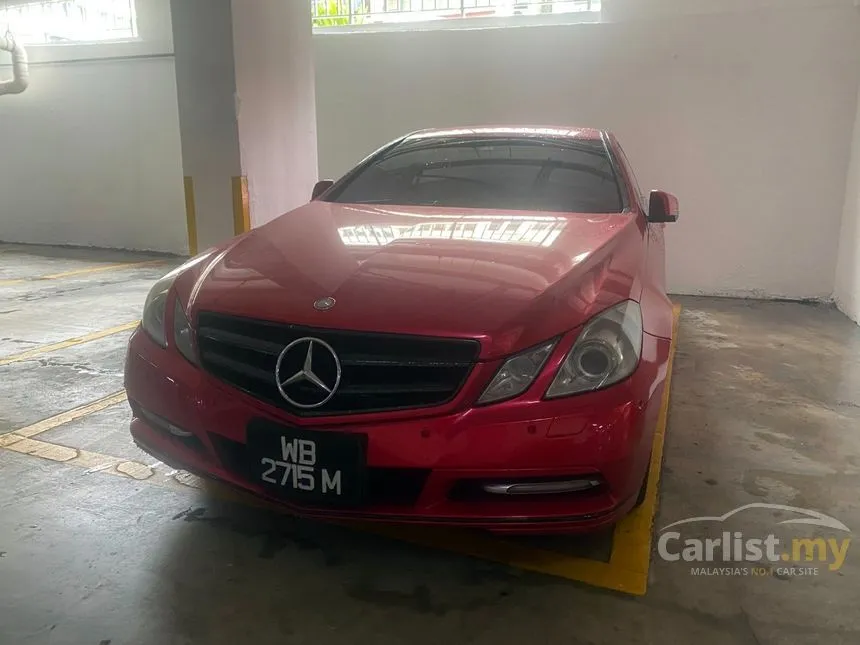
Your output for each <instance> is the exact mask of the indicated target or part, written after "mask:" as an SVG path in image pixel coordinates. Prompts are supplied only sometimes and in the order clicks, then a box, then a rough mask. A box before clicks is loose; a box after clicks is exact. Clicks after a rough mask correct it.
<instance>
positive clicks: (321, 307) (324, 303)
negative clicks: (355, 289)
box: [314, 296, 337, 311]
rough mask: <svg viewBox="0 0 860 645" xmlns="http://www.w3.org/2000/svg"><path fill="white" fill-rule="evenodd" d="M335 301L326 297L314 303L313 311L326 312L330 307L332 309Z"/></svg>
mask: <svg viewBox="0 0 860 645" xmlns="http://www.w3.org/2000/svg"><path fill="white" fill-rule="evenodd" d="M336 302H337V300H335V299H334V298H332V297H331V296H328V297H327V298H320V299H319V300H317V301H316V302H315V303H314V309H316V310H317V311H328V310H329V309H331V308H332V307H334V305H335V303H336Z"/></svg>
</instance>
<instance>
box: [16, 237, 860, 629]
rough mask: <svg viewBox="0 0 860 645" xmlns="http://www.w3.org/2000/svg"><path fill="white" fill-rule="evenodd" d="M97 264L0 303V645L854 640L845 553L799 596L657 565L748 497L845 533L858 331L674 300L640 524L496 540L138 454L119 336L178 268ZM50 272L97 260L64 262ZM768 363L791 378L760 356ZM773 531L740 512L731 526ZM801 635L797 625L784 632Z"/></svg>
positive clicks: (806, 312) (23, 260) (852, 566)
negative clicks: (326, 503) (298, 499)
mask: <svg viewBox="0 0 860 645" xmlns="http://www.w3.org/2000/svg"><path fill="white" fill-rule="evenodd" d="M52 253H54V254H55V255H61V253H60V252H52ZM10 255H14V257H15V262H16V263H17V269H16V271H17V274H18V275H35V274H36V273H37V272H39V271H42V270H43V267H42V266H41V264H40V263H41V262H42V261H43V259H44V258H43V257H42V256H41V255H40V252H39V250H38V249H34V250H32V251H31V255H28V254H25V253H23V252H21V250H20V249H17V248H16V250H15V251H14V253H11V254H10V253H9V252H8V250H3V252H2V253H0V259H3V261H6V260H8V258H9V257H10ZM30 258H32V262H33V263H35V264H37V265H38V266H37V267H36V268H35V269H28V268H27V266H26V265H27V264H28V263H29V262H31V259H30ZM110 259H111V261H112V263H113V264H114V265H117V266H114V267H113V268H111V269H106V270H104V271H98V272H94V273H92V274H91V275H90V274H81V273H78V274H75V275H73V276H68V277H66V278H59V279H55V280H54V279H52V283H55V287H52V289H54V290H53V291H51V292H50V294H48V293H47V292H44V286H43V285H42V281H38V280H34V281H33V282H32V288H33V289H34V290H35V291H33V292H32V293H37V294H41V296H44V297H41V296H40V297H39V298H27V297H25V296H26V295H27V294H28V293H30V292H29V291H28V290H27V286H26V285H24V286H23V287H22V285H21V284H14V285H5V286H3V285H0V290H2V295H3V298H4V303H10V302H11V303H13V305H12V306H13V308H14V309H15V311H14V312H13V313H4V314H2V315H0V323H2V325H3V337H4V342H5V343H6V344H5V345H4V346H3V347H2V351H0V378H2V379H3V383H4V387H3V388H2V389H0V514H2V517H3V522H2V523H0V556H2V559H0V571H2V581H3V582H2V584H3V586H4V592H5V593H4V604H3V606H2V607H0V625H3V628H2V629H3V630H5V631H3V632H0V633H2V634H4V638H5V640H4V639H0V642H3V643H4V645H5V643H7V642H8V643H10V644H12V643H14V644H15V645H18V644H22V645H29V644H33V643H51V644H54V643H63V644H65V643H68V644H75V645H77V644H79V643H90V642H92V643H103V642H110V643H135V644H137V643H140V644H149V643H212V644H218V643H235V642H258V643H268V642H281V641H279V640H277V638H279V637H278V636H276V635H282V634H285V633H289V634H292V635H293V636H294V641H291V642H346V641H344V639H347V641H348V642H363V641H365V640H367V641H373V642H382V643H399V642H403V640H404V639H407V638H408V640H410V641H411V642H415V643H430V642H437V641H438V640H439V639H442V638H446V636H445V635H446V634H447V635H450V634H451V633H458V634H460V637H461V641H460V642H476V643H477V642H480V643H489V642H494V643H514V642H522V641H523V640H529V641H534V640H536V641H537V642H546V643H560V642H571V643H580V642H581V643H585V642H631V643H640V642H641V643H649V642H657V641H658V640H660V641H662V640H669V641H672V640H677V641H679V642H691V641H695V642H698V643H703V644H712V643H713V644H717V643H720V644H722V643H756V642H775V643H776V642H779V643H782V642H788V643H813V642H821V641H820V640H818V636H820V635H821V634H828V635H829V636H830V637H831V638H830V640H829V641H828V642H844V643H848V642H854V640H853V639H855V637H856V636H857V635H858V634H860V631H858V623H857V620H856V619H855V618H854V617H853V615H852V614H851V613H850V611H849V609H850V608H852V607H853V604H854V603H853V598H855V597H856V595H855V594H854V591H853V589H854V588H855V587H856V583H857V581H858V580H860V568H858V566H857V564H856V563H855V562H854V561H853V560H852V558H851V557H850V556H848V557H847V558H846V559H845V560H844V562H843V563H842V565H841V568H840V569H839V570H838V571H836V572H827V573H828V574H831V573H832V575H822V576H821V577H818V578H817V579H815V580H800V579H790V578H788V577H786V576H780V575H776V574H775V573H774V571H775V570H774V571H771V573H770V574H768V575H765V576H762V577H761V578H754V577H749V576H747V577H731V576H707V577H703V576H701V575H696V574H694V573H692V570H691V565H690V563H689V562H681V561H671V560H668V559H667V558H665V557H663V555H661V553H660V552H659V551H658V550H657V549H656V547H655V545H656V542H655V539H657V538H658V537H659V535H660V529H661V528H662V527H664V526H665V525H667V524H670V523H672V522H675V521H678V520H682V519H684V518H690V517H697V516H716V515H720V514H722V513H724V512H726V511H729V510H730V509H733V508H738V507H743V506H744V505H747V504H751V503H752V504H754V503H756V502H768V503H780V504H785V505H788V504H791V505H792V506H795V507H809V508H816V509H818V510H819V511H821V512H823V513H827V514H828V515H831V516H833V517H838V518H839V519H840V520H841V521H842V522H844V523H845V524H847V525H848V526H852V525H856V522H858V521H860V503H858V502H857V500H856V494H855V491H856V487H857V485H858V483H860V466H858V463H857V460H856V457H854V455H856V454H858V448H860V438H858V436H857V434H856V428H858V427H860V400H858V399H857V395H856V392H857V387H856V385H857V384H858V381H857V379H858V378H860V362H858V359H857V358H856V356H857V355H858V352H857V349H858V348H860V333H858V331H857V329H856V328H855V327H853V326H852V325H851V323H850V322H848V321H847V320H845V319H844V318H842V317H841V316H840V315H839V314H838V313H836V312H834V311H833V310H831V309H829V308H826V307H816V306H805V305H800V304H788V303H760V302H759V303H749V302H742V301H732V300H713V299H703V298H680V299H679V302H680V305H679V306H678V307H677V308H676V319H677V324H679V330H678V332H677V333H676V334H675V338H676V342H677V351H676V354H675V361H674V370H672V374H673V377H672V378H673V386H672V389H671V391H672V394H671V403H670V399H669V397H668V390H667V397H666V400H665V402H664V407H663V410H662V412H661V419H660V422H659V423H658V435H657V439H656V441H655V444H654V454H653V457H652V468H651V471H650V480H649V489H648V493H647V497H646V501H645V503H644V504H643V506H642V507H641V508H640V509H639V510H637V511H636V512H635V513H633V514H632V515H631V516H629V517H628V518H626V519H625V520H623V521H622V522H621V523H620V524H618V525H617V526H616V527H615V528H614V530H611V531H608V532H604V533H600V534H596V535H591V536H582V537H571V536H564V537H562V536H554V537H542V538H541V537H536V538H499V537H494V536H492V535H489V534H484V533H479V532H469V531H455V530H435V529H428V528H425V527H396V528H394V527H388V526H383V525H375V524H364V525H349V526H345V525H325V524H321V523H317V522H310V521H304V520H299V519H296V518H293V517H290V516H288V515H285V514H284V513H282V512H280V511H279V510H278V509H276V508H274V507H272V506H270V505H268V504H266V503H263V502H260V501H259V500H256V499H254V498H251V497H249V496H247V495H245V494H242V493H238V492H236V491H235V490H232V489H229V488H227V487H225V486H223V485H220V484H214V483H204V482H202V481H201V480H199V479H198V478H196V477H194V476H191V475H189V474H187V473H183V472H180V471H175V470H173V469H171V468H169V467H168V466H165V465H164V464H161V463H159V462H158V461H157V460H155V459H153V458H152V457H150V456H148V455H146V454H145V453H143V452H142V451H140V450H139V449H138V448H136V447H135V446H134V445H133V444H132V442H131V439H130V437H129V435H128V429H127V428H128V422H129V420H130V417H131V412H130V410H129V408H128V405H127V402H126V400H125V396H124V392H123V390H122V365H123V354H124V349H125V342H126V340H127V337H128V334H129V333H130V329H129V328H126V327H122V328H120V325H122V324H123V323H125V324H129V323H133V322H134V321H135V320H136V318H135V316H137V315H138V312H139V309H140V306H141V304H142V302H143V299H144V297H145V294H146V290H147V287H148V285H149V284H150V283H151V282H152V281H153V280H154V279H155V278H156V277H157V276H158V275H159V273H161V272H164V271H166V270H167V269H168V268H169V266H170V265H171V264H172V263H173V262H174V261H173V260H169V259H162V260H159V264H158V265H153V266H146V267H140V266H128V265H127V264H125V263H123V262H121V260H122V256H118V255H114V256H112V257H111V258H110ZM126 260H127V261H128V263H129V264H131V265H136V263H137V261H138V258H137V257H134V256H129V257H127V258H126ZM49 261H50V263H56V265H57V266H55V267H54V268H62V269H68V270H72V271H74V270H78V269H69V267H70V266H75V265H78V264H79V265H80V267H83V266H98V264H99V263H98V261H94V260H88V259H87V258H85V257H83V256H82V255H81V254H80V253H79V252H75V253H72V254H70V257H69V258H68V260H67V262H66V261H61V259H60V258H58V257H55V256H52V257H51V258H50V260H49ZM60 265H62V266H60ZM86 276H88V277H86ZM27 279H28V280H29V278H27ZM28 284H29V283H28ZM83 298H86V300H84V299H83ZM84 303H86V304H84ZM7 306H8V304H4V308H6V307H7ZM789 313H790V316H789V315H788V314H789ZM43 318H47V319H50V320H51V321H52V324H51V326H50V329H51V334H50V335H49V336H44V337H42V336H39V332H38V329H36V326H35V324H34V323H33V322H31V321H38V320H40V319H43ZM813 328H814V329H816V330H818V331H816V332H815V333H812V332H811V331H810V330H811V329H813ZM82 331H86V332H87V333H88V334H90V335H91V337H83V338H81V337H80V336H76V335H77V334H80V333H81V332H82ZM21 340H24V341H25V342H24V343H21V342H20V341H21ZM64 343H65V344H64ZM20 345H24V346H26V350H25V351H26V352H29V353H28V354H26V355H22V354H23V352H21V351H20ZM777 346H778V347H786V346H788V347H791V348H792V350H793V356H794V358H793V360H792V361H786V360H785V359H784V358H775V354H774V353H773V352H771V351H765V350H768V349H772V348H774V347H777ZM830 384H838V385H835V386H831V385H830ZM664 442H665V443H664ZM661 475H662V476H661ZM655 522H656V524H655ZM772 523H773V517H772V516H771V515H762V516H752V515H751V516H750V517H748V518H746V519H745V524H744V526H743V529H744V531H750V532H753V531H766V530H767V529H768V526H769V525H770V524H772ZM655 529H656V530H655ZM811 593H814V594H816V596H815V597H816V599H817V601H816V604H811V603H809V602H808V601H807V599H808V598H809V597H810V594H811ZM634 599H635V600H634ZM822 607H826V610H825V609H822ZM836 615H839V616H840V618H839V619H838V620H839V624H838V626H834V624H833V623H832V622H831V621H832V620H833V617H834V616H836ZM800 624H803V625H806V626H810V625H811V627H805V628H804V629H807V631H806V632H804V633H799V632H797V628H798V625H800ZM383 625H384V626H385V637H384V639H383V640H378V635H379V634H380V633H381V632H380V630H381V629H382V626H383ZM607 630H608V631H607ZM607 633H610V634H612V635H613V639H610V640H607V637H606V634H607ZM447 638H449V640H450V636H447ZM183 639H184V640H183ZM249 639H250V640H249ZM840 639H842V640H840Z"/></svg>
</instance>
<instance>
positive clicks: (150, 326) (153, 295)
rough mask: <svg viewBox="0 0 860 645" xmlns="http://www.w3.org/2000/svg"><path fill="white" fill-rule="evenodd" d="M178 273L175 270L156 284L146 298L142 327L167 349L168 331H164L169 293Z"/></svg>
mask: <svg viewBox="0 0 860 645" xmlns="http://www.w3.org/2000/svg"><path fill="white" fill-rule="evenodd" d="M178 272H179V270H178V269H174V270H173V271H171V272H170V273H168V274H167V275H166V276H164V277H163V278H161V280H159V281H158V282H156V283H155V284H154V285H153V286H152V289H150V290H149V295H148V296H146V303H145V304H144V305H143V318H142V319H141V325H142V326H143V329H144V330H145V331H146V333H147V334H149V336H150V338H152V340H154V341H155V342H156V343H158V344H159V345H161V346H162V347H167V330H165V329H164V312H165V309H166V308H167V292H168V291H170V287H171V286H173V281H174V280H175V279H176V275H177V273H178Z"/></svg>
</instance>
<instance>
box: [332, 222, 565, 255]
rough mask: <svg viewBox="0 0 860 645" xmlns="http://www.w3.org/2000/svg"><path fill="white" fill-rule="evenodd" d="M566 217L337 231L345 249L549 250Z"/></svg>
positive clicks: (378, 225) (563, 225)
mask: <svg viewBox="0 0 860 645" xmlns="http://www.w3.org/2000/svg"><path fill="white" fill-rule="evenodd" d="M566 225H567V220H566V219H565V218H564V217H489V216H488V217H469V216H465V217H456V218H433V219H432V220H430V221H422V222H420V223H418V224H361V225H358V226H342V227H340V228H338V233H339V234H340V239H341V241H343V243H344V244H345V245H346V246H386V245H387V244H391V243H392V242H395V241H397V240H429V239H433V240H468V241H474V242H491V243H496V244H517V245H521V246H533V247H534V246H538V247H550V246H552V245H553V243H554V242H555V241H556V239H558V236H559V235H561V233H562V231H563V230H564V228H565V226H566Z"/></svg>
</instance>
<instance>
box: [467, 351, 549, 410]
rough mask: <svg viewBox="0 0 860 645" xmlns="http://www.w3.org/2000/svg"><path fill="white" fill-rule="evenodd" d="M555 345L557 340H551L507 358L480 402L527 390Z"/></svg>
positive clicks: (514, 394)
mask: <svg viewBox="0 0 860 645" xmlns="http://www.w3.org/2000/svg"><path fill="white" fill-rule="evenodd" d="M553 347H555V341H554V340H551V341H549V342H548V343H544V344H543V345H541V346H540V347H534V348H532V349H529V350H526V351H525V352H522V353H521V354H517V355H516V356H513V357H512V358H509V359H508V360H506V361H505V362H504V364H503V365H502V367H501V368H500V369H499V371H498V372H496V375H495V376H494V377H493V380H492V381H490V384H489V385H488V386H487V389H485V390H484V393H483V394H481V398H479V399H478V403H495V402H496V401H502V400H504V399H510V398H512V397H514V396H517V395H519V394H522V393H523V392H525V391H526V390H527V389H528V387H529V385H531V384H532V381H534V380H535V377H536V376H537V375H538V374H540V371H541V368H542V367H543V364H544V363H546V359H547V358H549V355H550V353H552V348H553Z"/></svg>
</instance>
